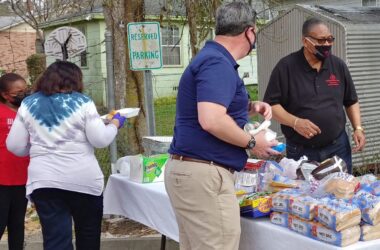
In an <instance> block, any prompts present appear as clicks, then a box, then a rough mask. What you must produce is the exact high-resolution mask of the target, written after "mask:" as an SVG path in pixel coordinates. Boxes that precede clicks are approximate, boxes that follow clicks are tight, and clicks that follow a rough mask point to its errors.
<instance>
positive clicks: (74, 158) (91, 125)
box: [7, 61, 125, 250]
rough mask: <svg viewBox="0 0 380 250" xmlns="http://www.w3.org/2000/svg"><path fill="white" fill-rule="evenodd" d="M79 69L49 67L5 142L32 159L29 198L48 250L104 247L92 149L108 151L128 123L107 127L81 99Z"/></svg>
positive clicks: (117, 118) (59, 65) (57, 64)
mask: <svg viewBox="0 0 380 250" xmlns="http://www.w3.org/2000/svg"><path fill="white" fill-rule="evenodd" d="M82 90H83V82H82V72H81V70H80V68H79V67H78V66H77V65H75V64H73V63H70V62H63V61H58V62H55V63H53V64H51V65H50V66H49V67H48V68H47V70H46V71H45V72H44V73H43V75H42V76H41V77H40V79H39V80H38V81H37V83H36V92H35V93H34V94H33V95H31V96H29V97H27V98H25V99H24V100H23V102H22V104H21V106H20V108H19V110H18V113H17V117H16V119H15V121H14V123H13V126H12V128H11V131H10V133H9V136H8V138H7V147H8V150H9V151H11V152H13V153H14V154H16V155H19V156H22V155H28V154H30V164H29V168H28V181H27V184H26V195H27V197H28V198H29V199H31V200H32V201H33V202H34V204H35V206H36V209H37V213H38V215H39V218H40V222H41V225H42V234H43V239H44V249H45V250H60V249H62V250H64V249H65V250H66V249H72V248H73V246H72V243H71V242H72V221H74V227H75V235H76V249H78V250H81V249H83V250H92V249H99V247H100V230H101V220H102V214H103V196H102V192H103V185H104V180H103V174H102V171H101V169H100V167H99V164H98V162H97V160H96V158H95V155H94V147H96V148H102V147H106V146H108V145H109V144H110V143H111V142H112V141H113V139H114V138H115V136H116V134H117V131H118V128H119V127H121V126H122V125H123V123H124V121H125V118H123V117H120V115H119V114H117V115H115V116H114V118H113V119H112V121H111V122H110V124H109V125H105V124H104V123H103V121H102V120H101V119H100V117H99V114H98V112H97V110H96V107H95V104H94V102H93V101H92V100H91V99H90V98H89V97H88V96H86V95H84V94H82Z"/></svg>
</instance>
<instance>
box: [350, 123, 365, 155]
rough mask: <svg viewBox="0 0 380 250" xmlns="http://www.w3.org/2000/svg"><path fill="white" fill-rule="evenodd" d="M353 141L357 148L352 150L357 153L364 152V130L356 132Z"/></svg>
mask: <svg viewBox="0 0 380 250" xmlns="http://www.w3.org/2000/svg"><path fill="white" fill-rule="evenodd" d="M352 139H353V140H354V142H355V147H354V148H352V152H354V153H356V152H358V151H362V150H363V148H364V145H365V135H364V132H363V131H362V130H359V129H357V130H355V131H354V134H353V135H352Z"/></svg>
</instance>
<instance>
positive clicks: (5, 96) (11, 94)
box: [0, 73, 27, 111]
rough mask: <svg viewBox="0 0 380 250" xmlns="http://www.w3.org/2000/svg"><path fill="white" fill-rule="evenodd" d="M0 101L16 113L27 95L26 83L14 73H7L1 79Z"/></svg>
mask: <svg viewBox="0 0 380 250" xmlns="http://www.w3.org/2000/svg"><path fill="white" fill-rule="evenodd" d="M1 79H2V80H1V85H0V93H1V95H0V101H1V102H2V103H4V104H5V105H7V106H8V107H9V108H10V109H12V110H15V111H17V109H18V107H20V105H21V102H22V100H23V99H24V98H25V97H26V95H27V85H26V81H25V79H24V78H22V76H20V75H18V74H15V73H7V74H5V75H3V76H2V77H1Z"/></svg>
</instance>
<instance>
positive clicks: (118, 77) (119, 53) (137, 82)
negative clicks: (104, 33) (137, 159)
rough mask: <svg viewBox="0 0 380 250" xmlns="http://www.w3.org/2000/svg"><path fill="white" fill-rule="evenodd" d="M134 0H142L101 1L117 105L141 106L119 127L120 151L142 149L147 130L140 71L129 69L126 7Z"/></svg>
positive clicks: (123, 152) (129, 20)
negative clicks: (110, 41)
mask: <svg viewBox="0 0 380 250" xmlns="http://www.w3.org/2000/svg"><path fill="white" fill-rule="evenodd" d="M133 2H134V3H133ZM136 2H141V1H132V0H114V1H112V0H106V1H104V2H103V7H104V16H105V20H106V26H107V29H108V30H110V31H111V32H112V36H113V59H114V77H115V106H116V109H119V108H124V107H140V108H141V112H140V114H139V116H138V117H137V118H130V119H128V125H127V126H126V128H124V129H121V130H119V136H118V152H119V154H120V155H126V154H138V153H141V152H142V150H143V149H142V145H141V137H142V136H143V135H145V134H146V121H145V112H144V103H143V100H144V98H143V97H144V91H143V86H144V81H143V75H142V73H141V72H133V71H130V70H129V55H128V44H127V40H128V39H127V34H126V28H127V24H128V23H129V22H132V21H135V20H134V19H133V18H131V17H130V14H127V11H128V13H130V12H131V8H133V9H132V10H134V8H135V7H134V6H136V5H137V3H136ZM137 6H138V5H137ZM133 16H134V15H133V14H132V17H133Z"/></svg>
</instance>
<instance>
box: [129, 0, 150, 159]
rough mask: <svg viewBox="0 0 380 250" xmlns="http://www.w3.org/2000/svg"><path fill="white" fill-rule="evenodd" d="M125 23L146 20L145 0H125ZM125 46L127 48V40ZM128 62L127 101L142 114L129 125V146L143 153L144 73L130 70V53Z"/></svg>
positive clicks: (133, 150)
mask: <svg viewBox="0 0 380 250" xmlns="http://www.w3.org/2000/svg"><path fill="white" fill-rule="evenodd" d="M124 4H125V5H124V8H125V23H126V24H127V23H130V22H143V21H144V1H143V0H125V2H124ZM124 46H125V47H126V48H127V46H128V44H127V40H125V43H124ZM126 64H127V88H126V97H127V100H126V103H127V106H128V107H139V108H140V114H139V116H138V117H137V118H136V119H133V120H132V121H131V122H132V124H131V125H132V126H129V127H128V146H129V147H130V149H129V150H130V151H131V152H132V153H141V152H142V151H143V147H142V144H141V142H142V137H143V136H145V135H147V124H146V115H147V114H146V112H145V110H146V106H145V103H144V75H143V72H141V71H131V70H129V68H130V65H129V53H126Z"/></svg>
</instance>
